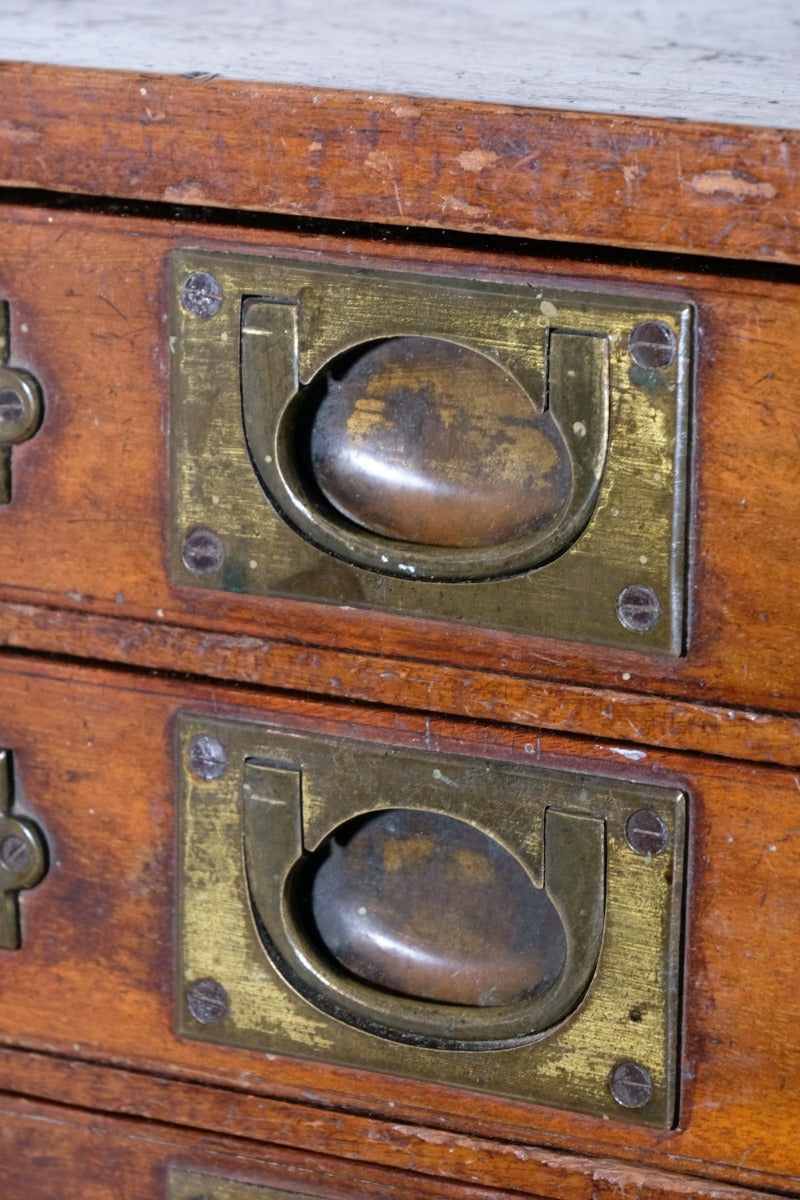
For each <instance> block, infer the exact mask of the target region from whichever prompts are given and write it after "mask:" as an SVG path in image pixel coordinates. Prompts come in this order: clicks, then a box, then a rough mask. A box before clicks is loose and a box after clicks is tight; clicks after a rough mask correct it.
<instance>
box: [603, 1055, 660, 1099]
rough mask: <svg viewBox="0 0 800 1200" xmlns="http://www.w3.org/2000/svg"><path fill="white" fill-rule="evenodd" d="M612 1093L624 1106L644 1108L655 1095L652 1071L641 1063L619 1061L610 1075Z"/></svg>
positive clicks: (609, 1083)
mask: <svg viewBox="0 0 800 1200" xmlns="http://www.w3.org/2000/svg"><path fill="white" fill-rule="evenodd" d="M608 1085H609V1087H610V1089H611V1095H612V1096H613V1097H614V1099H615V1100H616V1102H617V1104H619V1105H621V1106H622V1107H623V1108H644V1106H645V1105H646V1104H647V1103H648V1102H649V1100H650V1099H651V1097H652V1095H653V1080H652V1078H651V1076H650V1072H649V1071H648V1070H646V1068H645V1067H643V1066H641V1064H640V1063H636V1062H622V1063H618V1064H617V1066H616V1067H614V1070H613V1071H612V1072H611V1075H610V1076H609V1080H608Z"/></svg>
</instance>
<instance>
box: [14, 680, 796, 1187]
mask: <svg viewBox="0 0 800 1200" xmlns="http://www.w3.org/2000/svg"><path fill="white" fill-rule="evenodd" d="M0 681H1V683H2V686H1V687H0V695H2V698H3V700H2V706H0V745H4V746H8V747H11V748H12V750H13V753H14V756H15V757H14V761H15V775H16V779H17V783H18V804H19V807H20V810H21V811H24V812H27V813H29V814H30V815H32V816H33V817H34V818H35V819H36V820H37V821H38V822H39V823H40V824H41V825H42V827H43V828H44V830H45V831H46V836H47V840H48V845H49V848H50V870H49V873H48V875H47V877H46V878H45V880H44V881H43V882H42V883H41V884H40V885H39V886H38V888H36V889H34V890H32V891H30V892H28V893H27V894H25V895H24V896H23V898H22V910H23V911H22V948H21V950H20V951H18V952H15V953H9V954H5V955H4V956H3V958H2V962H0V990H1V992H2V996H3V1003H2V1006H0V1042H1V1043H2V1044H3V1045H5V1046H13V1045H16V1046H20V1047H25V1048H27V1049H30V1050H34V1051H37V1052H40V1053H42V1054H44V1055H45V1057H46V1056H47V1055H52V1054H54V1055H58V1056H61V1057H66V1058H70V1059H72V1058H75V1059H79V1060H82V1061H84V1062H86V1063H95V1064H97V1063H100V1062H106V1063H108V1064H111V1065H115V1066H117V1067H125V1066H126V1065H127V1066H128V1067H130V1068H133V1069H134V1070H135V1071H136V1072H138V1073H141V1072H145V1073H146V1072H152V1073H153V1074H154V1075H161V1076H164V1077H165V1079H167V1080H168V1081H167V1082H164V1083H163V1084H156V1083H155V1082H151V1083H148V1082H147V1081H146V1080H145V1081H142V1080H140V1081H139V1082H138V1083H137V1084H136V1086H135V1087H134V1086H132V1087H130V1088H129V1087H128V1086H127V1084H126V1083H125V1081H124V1080H117V1082H116V1083H114V1081H113V1079H111V1078H110V1077H109V1080H110V1081H109V1082H108V1083H104V1082H103V1080H104V1079H105V1076H103V1075H102V1070H100V1069H99V1068H98V1071H99V1073H98V1074H95V1075H93V1076H92V1075H90V1076H88V1077H87V1076H81V1073H80V1072H77V1074H75V1079H76V1080H77V1081H78V1082H76V1083H75V1084H74V1088H75V1091H74V1094H69V1092H68V1089H69V1088H70V1087H72V1086H73V1085H72V1084H68V1083H67V1082H66V1079H67V1074H68V1073H67V1074H65V1073H64V1072H62V1073H61V1075H60V1076H58V1079H57V1078H55V1076H50V1075H48V1072H47V1070H45V1069H44V1068H43V1067H42V1066H41V1062H40V1065H39V1067H38V1068H36V1070H33V1073H32V1074H31V1075H30V1076H29V1077H28V1083H26V1082H25V1077H24V1075H22V1074H20V1073H19V1071H18V1070H17V1068H14V1071H13V1075H12V1074H9V1072H11V1071H12V1066H11V1065H10V1064H9V1063H8V1062H5V1061H4V1063H3V1065H2V1072H3V1076H2V1077H3V1078H5V1079H8V1081H9V1082H8V1087H10V1088H11V1090H16V1089H19V1088H24V1089H25V1090H30V1091H32V1092H34V1093H35V1091H36V1087H37V1086H41V1088H42V1091H43V1094H45V1095H50V1096H51V1097H52V1098H54V1099H58V1100H62V1101H63V1100H67V1101H68V1102H74V1103H76V1104H85V1105H87V1106H91V1107H96V1108H101V1109H102V1108H103V1107H105V1106H110V1107H112V1108H117V1109H119V1108H120V1107H123V1108H124V1106H125V1105H126V1104H128V1103H130V1104H131V1105H132V1106H133V1111H136V1112H140V1113H141V1114H142V1115H145V1116H147V1115H152V1116H153V1117H154V1118H155V1119H164V1118H165V1117H167V1118H169V1119H173V1117H174V1119H175V1120H176V1121H179V1122H180V1123H192V1122H194V1123H196V1124H197V1125H198V1126H199V1127H201V1128H206V1129H212V1130H213V1129H219V1130H220V1132H227V1133H232V1134H235V1135H238V1136H242V1137H251V1136H252V1137H256V1138H259V1137H262V1136H263V1137H264V1138H266V1139H267V1140H270V1141H272V1140H281V1139H282V1138H283V1137H285V1136H287V1135H286V1134H285V1133H284V1134H280V1132H279V1126H280V1123H281V1122H282V1121H283V1122H286V1121H287V1120H288V1119H289V1117H290V1114H291V1112H292V1111H294V1110H293V1109H291V1108H286V1107H285V1106H284V1107H280V1106H278V1107H277V1108H272V1109H271V1108H270V1107H269V1106H267V1107H266V1108H265V1109H263V1110H262V1109H260V1108H259V1105H258V1102H257V1101H258V1098H259V1097H264V1096H269V1097H272V1098H273V1099H274V1100H276V1101H278V1100H279V1101H281V1103H282V1104H284V1105H285V1104H288V1105H295V1104H300V1105H302V1106H305V1107H304V1108H303V1110H302V1112H301V1111H299V1110H298V1122H299V1126H298V1128H300V1127H301V1126H302V1131H301V1132H298V1133H297V1135H296V1136H297V1138H298V1141H297V1145H298V1146H303V1147H305V1148H308V1149H311V1150H320V1151H322V1150H324V1149H325V1148H326V1147H328V1148H329V1150H330V1152H331V1153H341V1154H343V1155H344V1156H345V1157H361V1158H364V1159H365V1160H366V1161H373V1162H375V1163H380V1164H383V1165H384V1166H399V1167H403V1166H406V1167H408V1166H411V1165H412V1161H413V1163H414V1164H417V1166H418V1167H419V1165H420V1164H422V1163H428V1164H429V1167H428V1168H426V1169H430V1171H431V1172H432V1173H434V1174H437V1173H441V1174H443V1175H447V1173H448V1171H449V1170H450V1168H449V1167H448V1166H447V1162H448V1160H449V1159H452V1158H453V1157H454V1155H456V1154H458V1155H460V1156H461V1158H460V1159H459V1160H458V1162H459V1165H458V1171H459V1172H461V1175H460V1177H461V1178H468V1177H469V1175H468V1168H467V1164H468V1162H469V1155H470V1154H477V1157H478V1161H481V1162H482V1159H481V1154H480V1152H479V1151H475V1150H474V1148H471V1146H470V1143H469V1141H468V1139H469V1138H470V1137H480V1138H488V1139H489V1140H491V1141H493V1142H500V1143H508V1144H511V1145H512V1146H513V1150H512V1151H508V1150H507V1149H506V1150H504V1151H502V1152H500V1151H496V1152H495V1151H493V1152H492V1153H493V1154H495V1153H496V1154H500V1155H501V1159H499V1160H497V1163H495V1161H494V1160H493V1159H491V1158H490V1159H489V1160H487V1163H486V1165H485V1169H484V1168H482V1167H478V1166H475V1167H474V1175H473V1178H475V1177H477V1180H479V1181H481V1182H483V1183H484V1184H486V1185H487V1186H511V1187H514V1188H519V1189H521V1190H526V1187H525V1178H526V1175H525V1171H526V1170H528V1169H530V1170H532V1169H533V1168H528V1167H526V1166H525V1164H527V1163H528V1162H529V1160H528V1158H526V1157H524V1156H523V1157H519V1156H518V1154H517V1150H518V1149H519V1145H521V1146H523V1147H525V1146H528V1147H534V1146H537V1145H538V1146H550V1147H558V1148H560V1149H561V1150H564V1151H571V1152H573V1153H577V1154H581V1155H589V1156H594V1157H609V1156H611V1157H613V1158H614V1159H617V1160H619V1161H620V1162H622V1163H627V1164H629V1165H633V1164H638V1165H639V1166H642V1167H647V1168H652V1169H657V1170H661V1171H670V1172H675V1173H678V1174H680V1173H688V1174H690V1175H695V1176H702V1177H706V1178H714V1179H720V1180H725V1181H727V1182H731V1183H739V1184H746V1185H748V1186H753V1187H781V1188H784V1189H787V1190H792V1189H793V1188H794V1189H797V1188H798V1186H800V1152H799V1150H798V1144H797V1137H796V1132H797V1103H796V1096H797V1092H798V1088H800V1046H798V1042H797V1039H796V1037H795V1030H796V1026H797V1020H798V997H797V988H796V951H795V948H796V946H797V944H798V938H800V895H798V889H797V886H796V880H797V877H798V873H800V838H798V837H797V825H798V822H797V811H798V790H800V781H799V780H798V776H797V774H796V773H795V772H792V771H788V770H783V769H778V768H775V767H769V768H767V767H758V766H754V765H749V764H745V763H741V762H735V761H723V760H720V759H713V758H709V757H707V756H681V755H677V754H675V753H670V752H666V751H659V752H649V753H648V754H647V756H646V757H645V758H638V759H637V758H636V757H635V756H633V757H632V758H626V757H624V756H622V757H621V756H620V755H619V754H617V753H614V751H613V749H612V748H610V747H608V746H607V745H605V744H604V743H602V742H599V741H595V740H592V739H570V738H568V737H565V736H563V735H559V734H555V733H553V734H544V733H543V734H541V735H539V736H538V737H537V738H536V739H535V741H532V740H531V737H530V733H529V732H528V731H525V730H519V729H514V728H511V727H508V726H499V725H495V726H487V725H485V724H481V723H479V722H475V721H453V720H451V719H444V718H436V717H433V716H429V717H427V718H425V717H423V716H421V715H413V714H405V715H404V714H402V713H399V712H393V711H392V710H388V709H386V708H374V709H370V708H367V707H364V706H360V705H358V704H355V703H343V704H334V703H331V702H329V701H328V702H322V701H315V700H302V699H297V698H290V697H287V696H286V695H277V694H264V693H256V692H253V691H252V690H248V689H245V688H238V689H234V690H229V689H226V688H225V687H223V686H221V685H214V686H211V685H207V686H200V685H193V684H190V683H188V682H180V681H169V680H166V679H156V678H151V677H148V676H146V675H139V676H133V675H129V674H126V673H125V672H123V671H120V670H119V669H117V670H115V671H108V670H100V669H97V670H91V671H90V670H88V669H77V668H76V667H75V666H74V665H62V666H59V665H55V664H52V663H51V664H47V663H44V662H41V661H38V660H36V659H35V658H31V657H28V658H27V659H26V660H24V661H21V660H19V659H15V658H13V657H11V656H3V657H2V658H1V659H0ZM179 710H184V711H185V710H191V711H195V712H205V713H208V714H209V715H214V714H216V715H236V714H239V715H241V716H242V718H243V719H250V718H253V717H255V719H263V720H269V721H272V722H275V721H277V722H279V723H281V724H284V725H286V726H287V727H292V728H306V729H310V730H314V731H318V732H322V733H333V734H336V735H338V736H346V737H359V738H363V739H365V740H367V741H371V742H378V743H380V744H381V745H383V744H386V743H393V744H398V745H413V746H418V747H427V748H428V749H430V750H434V751H435V750H438V751H441V752H443V753H449V752H452V753H470V754H478V755H485V756H488V757H490V758H492V757H502V758H504V759H508V760H510V761H514V762H518V763H526V764H540V765H550V766H559V767H562V768H566V769H573V770H578V771H581V770H583V771H589V772H592V773H608V774H609V775H611V776H613V777H615V778H620V777H622V778H626V779H629V780H633V781H636V780H637V779H638V780H647V781H649V782H656V783H662V784H670V785H673V786H674V785H679V786H681V787H683V788H685V789H686V790H687V792H688V794H689V798H690V799H689V804H690V822H689V825H690V831H691V832H690V841H691V850H690V868H691V884H690V890H689V903H688V910H687V922H688V937H687V945H686V959H685V967H684V1003H683V1044H682V1051H681V1055H682V1076H681V1097H680V1106H679V1119H678V1125H677V1127H676V1128H675V1129H674V1130H672V1131H670V1132H659V1131H653V1130H647V1129H643V1128H634V1127H631V1126H627V1125H619V1124H617V1123H616V1122H615V1121H613V1120H601V1119H597V1118H592V1117H587V1116H580V1115H575V1114H566V1113H559V1112H557V1111H556V1110H553V1109H547V1108H544V1107H536V1106H533V1105H527V1104H523V1103H519V1102H512V1101H504V1100H498V1099H492V1098H490V1097H487V1096H480V1097H477V1096H471V1095H470V1094H469V1093H463V1092H458V1091H455V1090H453V1089H449V1088H445V1087H442V1086H435V1085H432V1084H424V1083H414V1082H408V1081H403V1080H401V1079H398V1078H393V1077H389V1076H381V1077H377V1076H375V1075H370V1074H368V1073H364V1072H358V1071H355V1070H349V1069H344V1068H334V1067H324V1066H320V1065H319V1064H309V1063H304V1062H302V1061H300V1060H292V1059H288V1058H283V1059H281V1058H276V1059H272V1058H270V1059H267V1058H265V1056H264V1055H262V1054H259V1053H256V1052H247V1051H240V1050H235V1049H229V1048H225V1047H221V1046H213V1045H208V1044H203V1045H199V1044H198V1043H194V1042H192V1041H189V1040H180V1039H178V1038H177V1037H176V1036H175V1035H174V1034H173V1032H172V1031H173V1028H174V1010H173V1006H174V999H173V996H174V990H173V972H174V961H175V945H174V912H175V909H174V898H175V892H174V864H175V861H176V849H175V837H176V830H175V825H176V814H175V802H174V766H173V762H172V752H171V745H172V733H171V719H172V717H173V716H174V714H175V713H176V712H177V711H179ZM37 1061H40V1060H37ZM37 1070H38V1071H40V1073H41V1078H42V1079H43V1080H45V1079H50V1082H49V1083H46V1084H45V1082H42V1083H41V1085H38V1084H36V1079H37V1078H38V1076H37V1074H36V1071H37ZM59 1079H60V1083H59ZM81 1080H83V1082H80V1081H81ZM175 1081H183V1082H184V1083H186V1084H189V1083H191V1082H192V1081H194V1082H195V1083H198V1084H202V1085H204V1086H208V1088H209V1089H213V1088H215V1089H221V1091H218V1092H217V1093H214V1094H213V1095H212V1090H209V1091H208V1092H207V1093H204V1097H205V1098H204V1099H199V1098H197V1097H199V1093H195V1092H192V1091H191V1089H189V1090H188V1091H186V1090H185V1089H184V1090H181V1087H178V1086H177V1083H175ZM173 1084H175V1091H174V1093H173V1091H172V1087H173ZM65 1088H66V1089H67V1091H65V1090H64V1089H65ZM226 1088H227V1089H231V1088H232V1089H233V1090H234V1092H235V1093H238V1095H230V1094H229V1092H227V1091H226V1090H225V1089H226ZM48 1089H55V1090H48ZM59 1089H60V1090H59ZM173 1095H174V1097H175V1099H174V1101H173V1099H172V1097H173ZM92 1097H94V1099H92ZM155 1097H159V1099H158V1102H157V1103H156V1099H155ZM182 1097H183V1099H182ZM193 1097H194V1098H193ZM222 1097H225V1098H224V1099H223V1098H222ZM173 1105H174V1107H173ZM165 1106H166V1107H165ZM346 1113H349V1114H351V1116H352V1117H353V1118H355V1117H359V1118H364V1119H366V1118H369V1120H368V1121H367V1123H366V1124H365V1123H364V1122H363V1121H362V1122H361V1123H360V1124H359V1121H351V1122H349V1123H348V1120H345V1118H344V1114H346ZM179 1114H180V1115H179ZM369 1122H373V1124H370V1123H369ZM374 1122H377V1123H378V1124H377V1125H376V1124H374ZM382 1122H383V1123H384V1124H382ZM409 1125H410V1126H415V1127H419V1126H422V1127H428V1128H431V1129H433V1130H434V1132H433V1133H431V1134H430V1135H426V1134H423V1135H421V1136H420V1137H419V1138H418V1140H414V1138H416V1135H412V1134H411V1133H410V1132H409V1129H408V1126H409ZM380 1130H383V1131H384V1133H385V1140H384V1133H380ZM445 1132H446V1133H448V1135H449V1134H454V1135H456V1134H457V1135H459V1137H463V1138H465V1139H467V1140H466V1141H458V1139H456V1140H455V1141H451V1140H449V1137H444V1140H442V1137H443V1135H444V1133H445ZM291 1136H292V1137H294V1136H295V1134H294V1132H292V1135H291ZM451 1145H452V1146H453V1152H452V1154H450V1151H449V1147H450V1146H451ZM412 1146H413V1147H414V1153H413V1159H412V1157H409V1155H410V1147H412ZM404 1156H405V1157H404ZM540 1158H541V1156H540ZM546 1158H547V1156H545V1159H546ZM501 1160H502V1163H503V1164H505V1165H504V1166H502V1165H500V1163H501ZM472 1161H475V1159H474V1158H473V1160H472ZM515 1161H516V1162H518V1163H520V1164H522V1165H521V1166H520V1167H519V1168H517V1167H515V1166H514V1163H515ZM530 1161H534V1162H535V1161H539V1160H538V1159H537V1155H536V1153H534V1155H533V1158H532V1160H530ZM542 1171H543V1173H542V1174H540V1175H539V1176H534V1179H541V1180H545V1179H546V1178H548V1176H547V1173H546V1172H545V1171H544V1168H542ZM503 1172H506V1173H505V1174H503ZM515 1172H516V1173H515ZM465 1173H466V1174H465ZM542 1186H544V1185H542ZM548 1186H549V1185H548ZM538 1188H539V1183H538V1182H536V1183H535V1186H532V1187H531V1190H532V1191H534V1192H536V1191H537V1190H538ZM543 1194H545V1195H550V1194H551V1193H550V1192H549V1191H546V1190H545V1191H544V1193H543Z"/></svg>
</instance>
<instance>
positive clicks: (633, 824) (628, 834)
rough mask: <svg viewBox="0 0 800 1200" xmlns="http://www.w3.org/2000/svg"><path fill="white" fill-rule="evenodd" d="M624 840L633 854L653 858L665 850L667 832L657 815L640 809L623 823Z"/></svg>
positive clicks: (646, 809) (647, 809)
mask: <svg viewBox="0 0 800 1200" xmlns="http://www.w3.org/2000/svg"><path fill="white" fill-rule="evenodd" d="M625 838H626V840H627V842H628V845H629V846H630V848H631V850H633V852H634V854H641V855H642V856H644V855H647V854H650V855H652V856H653V857H655V856H656V855H657V854H660V853H661V851H662V850H664V849H665V848H666V845H667V842H668V841H669V830H668V829H667V826H666V825H665V824H664V822H663V821H662V820H661V817H660V816H659V815H658V813H654V812H652V811H651V810H650V809H649V808H640V809H639V810H638V812H635V813H632V814H631V815H630V816H629V817H628V820H627V821H626V823H625Z"/></svg>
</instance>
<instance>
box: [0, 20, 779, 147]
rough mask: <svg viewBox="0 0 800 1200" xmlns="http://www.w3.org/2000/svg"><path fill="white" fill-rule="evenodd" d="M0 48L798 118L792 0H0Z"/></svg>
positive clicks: (661, 109) (748, 118)
mask: <svg viewBox="0 0 800 1200" xmlns="http://www.w3.org/2000/svg"><path fill="white" fill-rule="evenodd" d="M0 15H2V17H3V19H4V31H3V47H2V54H3V57H5V58H8V59H15V60H18V61H28V62H40V63H54V64H56V63H58V64H62V65H64V66H74V67H89V68H91V67H111V68H115V69H120V68H122V69H128V70H135V71H149V72H156V73H159V74H176V75H177V74H182V73H186V72H202V73H204V74H208V75H213V74H216V75H220V76H223V77H224V78H227V79H233V80H241V81H250V82H262V83H289V84H307V85H309V86H311V87H315V88H337V89H345V90H348V91H363V92H394V93H398V94H404V95H410V96H422V97H438V98H440V99H462V98H466V97H469V98H470V99H471V100H477V101H483V102H487V101H488V102H494V103H500V104H519V105H527V106H534V107H537V108H553V109H562V110H565V111H569V110H574V109H583V110H585V111H589V112H613V113H631V114H634V115H641V114H646V115H651V116H661V117H689V118H694V119H695V120H707V121H725V122H733V123H737V124H744V125H758V124H760V125H774V126H781V127H784V128H798V127H800V79H798V73H797V57H798V53H800V24H799V23H798V20H797V9H796V6H795V5H794V4H793V3H791V0H766V2H765V3H762V4H760V5H758V7H757V8H756V7H755V6H754V5H753V4H752V3H751V0H728V3H726V4H725V5H721V4H720V3H719V2H718V0H695V3H693V4H674V5H665V4H658V3H655V2H653V0H645V2H644V3H638V4H635V3H631V0H603V3H602V4H571V5H566V6H565V5H554V4H550V3H547V2H546V0H494V2H493V3H491V4H488V3H486V0H483V2H480V0H473V2H472V3H467V4H464V3H459V4H454V3H452V2H451V0H408V2H407V3H406V4H404V6H403V16H402V20H401V19H399V16H398V10H397V8H396V6H395V5H392V4H389V3H386V2H385V0H377V2H375V0H372V2H371V3H367V2H366V0H339V3H337V4H336V5H328V4H323V3H320V0H294V2H293V3H292V4H288V5H287V4H283V3H279V2H278V0H239V3H237V5H236V11H235V14H234V13H231V12H230V11H229V10H228V9H227V8H225V7H224V6H220V5H219V4H217V3H214V0H197V2H196V3H193V4H192V5H191V6H189V5H186V4H180V3H175V4H173V5H171V6H170V7H169V8H165V7H164V5H163V4H158V3H156V2H155V0H139V2H138V3H137V4H135V5H133V4H131V3H130V2H129V0H104V2H101V0H71V3H69V4H64V2H63V0H37V3H36V5H35V6H31V5H29V4H24V3H20V2H19V0H3V3H0Z"/></svg>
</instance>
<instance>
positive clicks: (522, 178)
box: [0, 0, 800, 263]
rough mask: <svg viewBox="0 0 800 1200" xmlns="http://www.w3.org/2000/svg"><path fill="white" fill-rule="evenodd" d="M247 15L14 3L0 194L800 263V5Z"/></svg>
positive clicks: (353, 1)
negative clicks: (28, 192)
mask: <svg viewBox="0 0 800 1200" xmlns="http://www.w3.org/2000/svg"><path fill="white" fill-rule="evenodd" d="M489 12H491V18H489V17H488V16H487V14H488V13H489ZM232 13H233V9H232V8H231V7H230V6H223V5H221V4H218V3H212V2H211V0H198V2H197V3H195V4H193V5H192V6H191V9H189V8H188V6H185V5H183V4H180V5H177V6H175V5H173V6H167V5H157V4H156V3H155V0H142V2H141V3H140V4H138V5H137V6H136V8H135V14H134V9H133V6H132V5H130V4H128V3H104V4H101V3H99V0H71V2H69V3H67V2H66V0H61V2H58V0H37V3H36V4H35V5H29V4H25V3H23V2H22V0H0V16H2V17H4V21H3V45H2V50H1V51H0V53H1V54H2V55H3V58H4V59H5V61H4V62H0V188H4V187H5V188H34V189H45V190H48V191H53V192H62V193H64V192H66V193H72V194H76V195H79V196H80V195H83V196H92V197H104V198H125V199H131V200H136V201H145V202H152V201H158V202H166V203H168V204H180V205H190V206H211V207H214V208H220V209H235V210H240V211H245V210H247V211H253V212H258V213H267V214H281V215H288V216H291V217H316V218H323V219H329V220H336V221H357V222H364V221H366V222H370V223H373V224H383V225H396V226H412V227H417V228H419V227H429V228H436V229H446V230H452V231H456V232H458V233H471V234H475V233H478V234H490V235H504V236H511V237H522V238H533V239H537V240H540V241H542V240H545V241H554V242H560V243H564V242H568V243H572V244H576V245H580V246H584V247H589V248H590V247H592V246H611V247H624V248H625V249H628V250H635V251H642V250H645V251H652V250H655V251H666V252H674V253H687V254H703V255H709V256H713V257H716V258H733V259H740V260H749V261H762V262H770V261H772V262H782V263H799V262H800V221H799V220H798V213H799V212H800V171H798V161H799V160H800V82H799V80H800V72H798V71H797V70H796V63H797V61H798V57H799V56H798V49H800V10H798V9H797V8H796V7H795V2H794V0H764V3H762V4H760V5H758V6H756V5H755V4H753V2H752V0H730V3H728V4H724V5H723V4H722V3H721V2H718V0H698V2H697V3H695V4H694V5H691V6H690V5H689V4H688V3H687V4H686V5H683V6H681V7H680V8H677V9H675V8H672V9H667V7H666V6H661V5H657V4H655V3H654V2H652V0H644V2H643V3H639V4H636V3H632V2H631V0H606V3H600V4H598V5H589V4H586V5H584V4H575V5H569V6H566V7H565V6H558V5H554V6H552V7H551V8H548V7H547V6H546V5H545V4H544V3H543V0H525V2H524V3H523V0H495V3H494V4H493V5H491V6H490V5H489V3H488V0H481V3H478V2H477V0H472V2H471V3H470V2H465V3H456V2H455V0H452V2H451V0H433V2H431V0H425V2H424V3H423V0H410V3H409V4H407V5H405V6H403V8H402V9H390V8H389V6H388V5H386V4H384V3H380V2H377V0H376V2H371V3H367V2H366V0H343V2H342V3H340V4H337V5H335V6H334V5H323V4H322V3H321V0H292V2H291V3H289V2H288V0H285V2H280V0H263V2H261V0H243V2H242V3H241V4H239V5H237V6H236V9H235V17H234V16H233V15H232ZM795 14H797V15H795ZM76 68H77V69H76ZM636 114H638V115H636ZM725 122H727V123H725Z"/></svg>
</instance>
